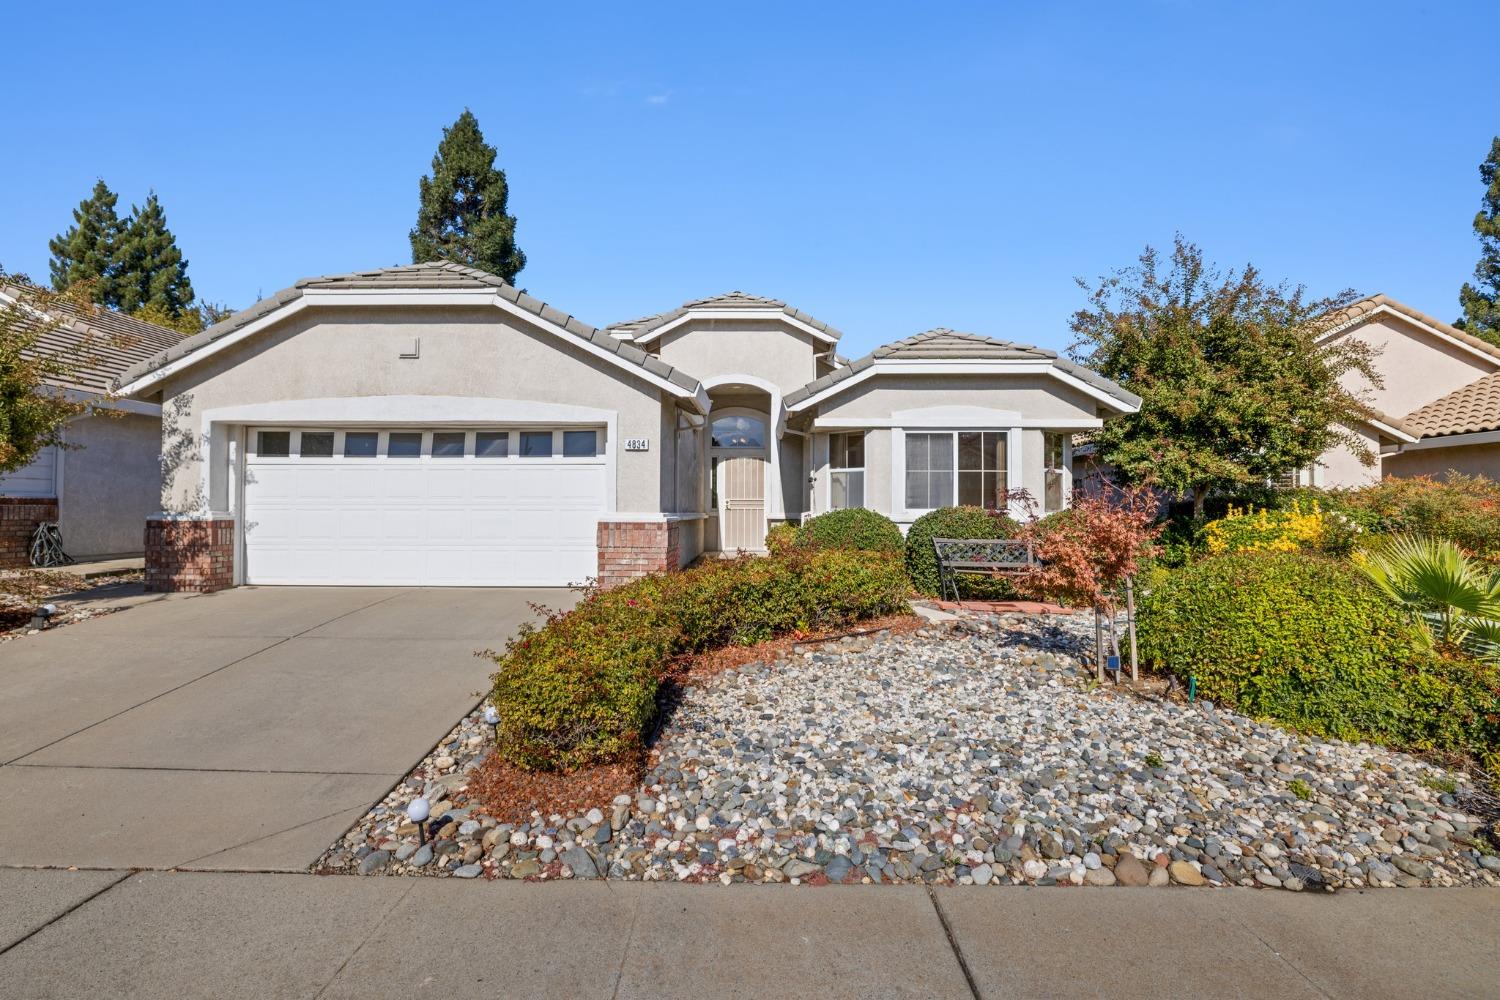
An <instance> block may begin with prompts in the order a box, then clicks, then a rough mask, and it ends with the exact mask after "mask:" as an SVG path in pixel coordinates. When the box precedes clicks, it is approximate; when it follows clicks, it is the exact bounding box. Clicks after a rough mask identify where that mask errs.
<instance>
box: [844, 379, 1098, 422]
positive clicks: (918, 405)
mask: <svg viewBox="0 0 1500 1000" xmlns="http://www.w3.org/2000/svg"><path fill="white" fill-rule="evenodd" d="M1097 405H1098V404H1097V403H1096V402H1095V401H1094V400H1093V399H1090V398H1089V397H1088V396H1086V395H1085V394H1084V393H1081V392H1079V391H1077V390H1076V389H1073V388H1072V387H1070V386H1067V385H1064V384H1063V383H1062V382H1059V381H1058V380H1057V379H1054V378H1051V377H1049V376H1047V375H877V376H875V377H874V378H871V379H868V380H867V381H865V382H863V383H862V384H860V385H857V386H855V387H854V388H852V389H850V390H848V391H847V392H844V393H841V394H839V395H837V396H834V397H833V398H832V399H830V400H828V402H827V403H825V404H823V405H822V406H820V407H819V408H818V416H820V417H869V418H872V419H882V420H883V419H889V418H890V416H891V414H893V413H895V412H896V411H898V410H917V409H923V408H926V407H932V406H981V407H985V408H987V409H992V410H1012V411H1015V412H1018V413H1019V414H1020V415H1021V416H1023V417H1026V418H1028V419H1035V420H1041V419H1056V420H1083V419H1089V418H1093V417H1095V416H1097Z"/></svg>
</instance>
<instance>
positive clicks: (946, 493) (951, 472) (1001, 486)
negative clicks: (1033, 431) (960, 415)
mask: <svg viewBox="0 0 1500 1000" xmlns="http://www.w3.org/2000/svg"><path fill="white" fill-rule="evenodd" d="M905 437H906V491H905V492H906V509H907V510H935V509H937V508H938V507H951V506H954V505H955V504H962V505H965V506H971V507H983V508H985V509H986V510H1004V509H1005V507H1006V505H1007V504H1008V503H1009V490H1010V482H1009V480H1008V478H1007V476H1006V462H1007V454H1008V446H1009V443H1010V442H1009V435H1008V434H1007V433H1006V432H1005V431H936V432H931V431H921V432H916V433H911V432H908V433H907V434H906V435H905Z"/></svg>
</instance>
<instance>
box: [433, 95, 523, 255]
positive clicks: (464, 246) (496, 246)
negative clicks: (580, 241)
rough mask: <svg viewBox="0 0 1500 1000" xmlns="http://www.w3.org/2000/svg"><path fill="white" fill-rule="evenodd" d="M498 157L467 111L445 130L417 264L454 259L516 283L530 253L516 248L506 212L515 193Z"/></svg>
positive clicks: (512, 222) (435, 160) (510, 218)
mask: <svg viewBox="0 0 1500 1000" xmlns="http://www.w3.org/2000/svg"><path fill="white" fill-rule="evenodd" d="M495 155H496V154H495V147H494V146H491V145H490V144H489V143H487V142H485V141H484V134H483V133H482V132H480V131H479V120H478V119H477V118H475V117H474V114H473V112H471V111H470V110H469V109H468V108H465V109H464V113H463V114H461V115H459V116H458V121H456V122H454V123H453V124H452V125H451V126H450V127H448V128H445V129H443V139H442V141H441V142H439V143H438V148H437V155H436V156H434V157H433V158H432V176H431V177H428V176H425V175H424V176H423V177H422V180H421V182H420V190H421V206H420V207H419V208H418V210H417V225H416V228H414V229H412V231H411V259H412V263H413V264H422V263H426V262H427V261H432V260H449V261H453V262H455V263H459V264H466V265H468V266H469V267H477V268H479V269H480V270H483V271H488V272H490V273H491V274H496V275H499V276H500V277H501V278H504V279H505V281H506V282H509V283H514V282H515V280H516V275H517V274H520V273H521V269H522V268H523V267H525V266H526V254H524V253H522V252H521V250H520V248H519V247H517V246H516V217H515V216H514V215H510V214H508V213H507V212H506V202H507V201H508V200H509V197H510V191H509V188H508V187H507V185H506V183H505V171H503V170H501V169H499V168H498V167H496V166H495Z"/></svg>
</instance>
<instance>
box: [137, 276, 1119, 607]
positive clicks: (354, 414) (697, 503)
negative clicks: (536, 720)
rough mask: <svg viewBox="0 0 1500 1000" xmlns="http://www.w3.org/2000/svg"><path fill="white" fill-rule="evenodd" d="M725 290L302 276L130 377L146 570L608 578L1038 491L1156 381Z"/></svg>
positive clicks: (483, 581)
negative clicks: (148, 508)
mask: <svg viewBox="0 0 1500 1000" xmlns="http://www.w3.org/2000/svg"><path fill="white" fill-rule="evenodd" d="M839 337H840V334H839V332H838V331H837V330H835V329H833V328H831V327H829V326H828V325H827V324H826V323H823V322H820V321H818V320H816V319H814V318H813V317H811V316H808V315H807V314H806V313H803V312H801V311H800V310H797V309H794V308H792V307H790V306H787V305H786V304H785V303H782V302H779V301H777V300H774V299H765V298H759V297H756V296H750V295H745V294H743V293H738V292H734V293H730V294H728V295H722V296H717V297H714V298H709V299H701V300H698V301H695V302H689V303H687V304H686V305H684V306H682V307H680V308H678V309H674V310H672V311H670V312H666V313H662V314H660V315H657V316H651V317H646V318H644V319H639V320H634V321H631V322H628V323H621V324H618V325H616V326H612V327H609V328H606V329H603V330H599V329H595V328H593V327H591V326H588V325H587V324H584V323H581V322H580V321H578V320H577V319H575V318H573V317H571V316H569V315H567V314H565V313H563V312H561V311H559V310H556V309H553V308H552V307H551V306H548V305H546V304H545V303H543V302H540V301H538V300H536V299H534V298H532V297H531V296H529V295H527V294H525V293H523V292H520V291H517V290H516V289H514V288H512V287H510V286H509V285H506V284H505V283H504V282H502V281H501V280H500V279H499V278H497V277H494V276H493V275H490V274H486V273H484V272H482V271H477V270H474V269H472V268H466V267H461V266H458V265H454V264H443V263H431V264H421V265H411V266H408V267H395V268H387V269H383V270H376V271H366V272H359V273H355V274H347V275H338V276H332V277H322V278H310V279H306V280H304V281H300V282H298V283H297V284H296V285H295V286H294V287H292V288H290V289H287V290H285V291H282V292H279V293H277V294H276V295H275V296H273V297H271V298H268V299H266V300H264V301H262V302H260V303H257V304H256V305H255V306H254V307H252V308H250V309H248V310H246V311H244V312H242V313H239V314H237V315H235V316H233V317H231V318H229V319H228V320H226V321H224V322H222V323H219V324H217V325H216V326H213V327H211V328H209V329H208V330H205V331H203V332H202V333H201V334H198V335H197V336H194V337H191V338H188V339H187V340H184V341H182V342H181V343H180V344H177V345H174V346H173V347H171V348H170V349H169V350H166V351H164V352H162V353H161V354H159V355H157V356H156V357H154V358H152V359H150V360H149V361H147V362H145V363H142V364H139V365H137V366H135V367H134V368H132V369H131V370H130V371H129V372H127V373H125V375H124V376H123V377H122V379H121V390H120V391H121V393H122V394H123V395H126V396H129V397H132V398H135V399H140V400H143V401H149V402H154V403H159V404H160V405H161V406H162V412H163V424H162V451H163V467H164V469H165V470H166V475H165V481H164V483H163V491H162V498H163V506H164V508H165V512H164V513H162V514H161V515H159V516H156V517H153V518H152V519H150V521H149V524H148V531H147V539H148V541H147V583H148V586H150V587H152V588H154V589H162V590H171V589H198V590H213V589H218V588H220V587H225V586H230V585H233V584H237V583H251V584H372V585H375V584H421V585H435V586H444V585H489V586H496V585H558V584H565V583H570V582H578V581H582V580H584V579H585V578H588V577H598V578H599V580H600V581H601V583H603V584H604V585H606V586H608V585H613V584H616V583H619V582H621V581H623V580H627V579H630V578H633V577H636V576H639V575H642V574H644V573H646V572H648V571H651V570H654V569H668V568H676V567H679V566H683V565H686V564H687V563H689V562H691V561H692V560H693V559H695V558H697V557H698V556H699V555H700V554H701V553H704V552H716V551H718V552H732V551H737V550H748V551H758V550H760V549H762V547H763V546H764V540H765V535H766V530H767V528H768V526H769V525H771V524H774V523H776V522H779V521H796V520H799V519H801V518H802V517H803V516H804V515H808V514H813V513H818V512H821V511H825V510H830V509H833V508H837V507H850V506H868V507H871V508H873V509H875V510H879V511H882V512H884V513H887V514H889V515H890V516H891V517H893V518H894V519H895V520H896V521H898V522H900V523H902V524H903V525H904V524H909V523H910V522H911V521H912V520H913V519H914V518H916V517H917V516H919V515H920V514H921V513H923V512H924V511H926V510H930V509H932V508H935V507H941V506H947V505H950V504H954V503H976V504H980V505H983V506H986V507H991V508H1000V509H1004V508H1006V507H1008V506H1011V505H1012V504H1013V502H1014V497H1013V495H1012V493H1011V491H1014V490H1016V489H1018V488H1021V487H1024V488H1025V489H1026V490H1027V491H1028V492H1029V493H1031V494H1032V495H1034V496H1035V497H1037V498H1038V500H1040V501H1044V502H1045V504H1046V505H1047V506H1048V507H1049V508H1060V507H1062V506H1064V505H1066V504H1067V502H1068V497H1069V492H1070V483H1069V472H1068V455H1069V448H1070V445H1069V441H1070V435H1072V434H1074V433H1077V432H1080V431H1087V430H1089V429H1092V428H1096V427H1099V426H1101V425H1102V422H1103V421H1104V420H1105V419H1108V418H1110V417H1112V416H1115V415H1117V414H1122V413H1130V412H1134V410H1135V409H1136V408H1137V407H1138V405H1139V400H1138V399H1137V398H1136V397H1134V396H1132V395H1131V394H1129V393H1128V392H1125V391H1124V390H1122V389H1120V388H1119V387H1118V386H1116V385H1114V384H1113V383H1111V382H1109V381H1108V380H1106V379H1103V378H1101V377H1099V376H1098V375H1096V374H1094V373H1092V372H1089V371H1087V370H1085V369H1082V368H1080V367H1078V366H1077V365H1074V364H1072V363H1071V362H1068V361H1066V360H1063V359H1060V358H1058V357H1057V356H1056V355H1055V354H1054V353H1052V352H1050V351H1044V350H1040V349H1037V348H1033V347H1025V346H1022V345H1017V344H1012V343H1007V342H1003V341H997V340H991V339H988V338H985V337H979V336H975V335H973V334H962V333H954V332H952V331H948V330H934V331H930V332H928V333H924V334H919V335H918V336H915V337H912V338H909V339H907V340H903V341H900V342H898V343H895V344H891V345H888V346H886V347H882V348H880V349H879V350H877V351H875V352H874V353H873V354H870V355H869V356H867V357H864V358H860V359H859V360H857V361H853V362H847V361H844V360H843V359H841V358H840V357H839V356H838V354H837V353H836V350H835V349H836V346H837V344H838V340H839Z"/></svg>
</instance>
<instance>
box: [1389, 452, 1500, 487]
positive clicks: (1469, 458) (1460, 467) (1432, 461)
mask: <svg viewBox="0 0 1500 1000" xmlns="http://www.w3.org/2000/svg"><path fill="white" fill-rule="evenodd" d="M1450 470H1452V471H1455V472H1462V473H1463V474H1465V475H1468V476H1484V477H1486V478H1488V479H1493V480H1496V481H1500V444H1473V445H1462V446H1460V447H1456V448H1421V449H1418V450H1416V451H1403V452H1402V453H1401V454H1399V455H1390V456H1388V457H1387V458H1386V460H1385V474H1386V475H1388V476H1437V477H1439V478H1441V477H1444V476H1446V475H1447V474H1448V472H1449V471H1450Z"/></svg>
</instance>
